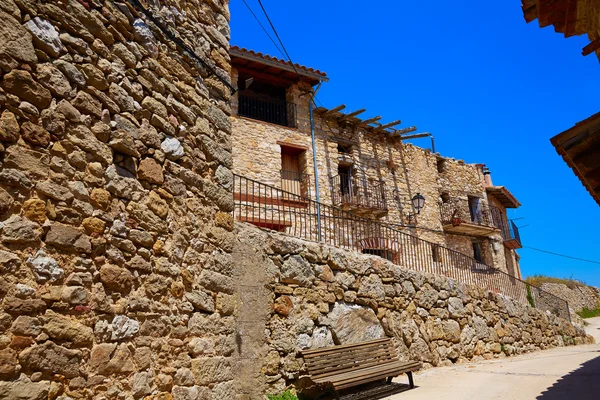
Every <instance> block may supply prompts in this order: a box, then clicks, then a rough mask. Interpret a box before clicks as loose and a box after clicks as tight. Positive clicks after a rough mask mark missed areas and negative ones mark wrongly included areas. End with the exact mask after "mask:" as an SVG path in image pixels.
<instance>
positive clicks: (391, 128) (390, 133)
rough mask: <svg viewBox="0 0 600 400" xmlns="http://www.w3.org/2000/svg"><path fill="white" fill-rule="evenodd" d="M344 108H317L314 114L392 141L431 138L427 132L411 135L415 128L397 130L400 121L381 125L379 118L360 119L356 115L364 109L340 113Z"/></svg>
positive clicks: (344, 106)
mask: <svg viewBox="0 0 600 400" xmlns="http://www.w3.org/2000/svg"><path fill="white" fill-rule="evenodd" d="M345 108H346V105H345V104H340V105H339V106H337V107H333V108H325V107H317V108H315V110H314V112H315V114H317V115H319V116H320V117H321V118H324V119H327V120H330V121H332V122H336V123H338V124H339V125H341V126H355V127H360V128H362V129H364V130H366V131H369V132H371V133H374V134H384V135H387V137H389V138H393V139H400V140H406V139H416V138H421V137H428V136H431V134H429V133H427V132H424V133H413V132H415V131H416V130H417V127H416V126H409V127H407V128H397V125H400V124H402V121H400V120H395V121H391V122H387V123H381V122H380V120H381V117H380V116H376V117H372V118H367V119H361V118H360V117H359V116H358V115H359V114H362V113H364V112H365V111H367V110H366V109H364V108H361V109H360V110H356V111H353V112H350V113H348V114H346V113H344V112H342V111H343V110H344V109H345Z"/></svg>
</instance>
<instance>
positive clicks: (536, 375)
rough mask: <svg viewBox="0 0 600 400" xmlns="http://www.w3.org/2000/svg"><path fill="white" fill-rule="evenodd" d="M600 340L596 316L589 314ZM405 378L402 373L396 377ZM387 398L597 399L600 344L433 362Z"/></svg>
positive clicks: (599, 322) (590, 329)
mask: <svg viewBox="0 0 600 400" xmlns="http://www.w3.org/2000/svg"><path fill="white" fill-rule="evenodd" d="M587 321H588V322H589V323H590V325H589V326H587V327H586V331H587V333H588V334H590V335H592V336H594V337H595V339H596V343H600V317H598V318H591V319H588V320H587ZM395 381H396V382H402V383H408V380H407V379H406V377H405V376H401V377H399V378H397V379H396V380H395ZM415 384H416V385H417V387H416V388H415V389H413V390H408V391H405V392H402V393H398V394H395V395H393V396H391V397H388V399H389V400H421V399H429V400H431V399H440V400H441V399H443V400H455V399H456V400H462V399H469V400H470V399H474V400H492V399H502V400H533V399H535V400H559V399H573V400H600V344H594V345H585V346H571V347H560V348H555V349H550V350H544V351H539V352H536V353H531V354H526V355H522V356H518V357H511V358H505V359H502V360H492V361H483V362H478V363H472V364H462V365H455V366H452V367H441V368H432V369H429V370H427V371H423V372H421V373H418V374H416V375H415Z"/></svg>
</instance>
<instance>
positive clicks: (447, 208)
mask: <svg viewBox="0 0 600 400" xmlns="http://www.w3.org/2000/svg"><path fill="white" fill-rule="evenodd" d="M440 211H441V220H442V225H443V227H444V231H446V232H448V233H460V234H466V235H473V236H488V235H490V234H492V233H496V232H500V231H501V230H502V226H503V223H502V221H503V220H504V218H503V216H502V213H501V212H500V210H499V209H497V208H496V207H491V206H487V205H484V204H482V203H479V204H473V203H470V202H469V201H467V200H460V199H453V200H450V201H449V202H448V203H443V204H442V205H441V208H440Z"/></svg>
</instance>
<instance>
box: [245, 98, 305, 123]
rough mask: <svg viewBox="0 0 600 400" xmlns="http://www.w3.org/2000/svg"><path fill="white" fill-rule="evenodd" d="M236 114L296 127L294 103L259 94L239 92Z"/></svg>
mask: <svg viewBox="0 0 600 400" xmlns="http://www.w3.org/2000/svg"><path fill="white" fill-rule="evenodd" d="M238 115H239V116H242V117H248V118H252V119H257V120H259V121H265V122H269V123H271V124H277V125H281V126H288V127H290V128H296V127H297V124H296V105H295V104H293V103H288V102H287V101H285V100H282V99H278V98H275V97H271V96H267V95H261V94H241V93H240V94H239V97H238Z"/></svg>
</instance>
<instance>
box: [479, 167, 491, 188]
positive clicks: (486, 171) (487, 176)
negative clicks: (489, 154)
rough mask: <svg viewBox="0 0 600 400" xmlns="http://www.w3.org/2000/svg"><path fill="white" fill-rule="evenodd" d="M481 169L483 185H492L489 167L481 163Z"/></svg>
mask: <svg viewBox="0 0 600 400" xmlns="http://www.w3.org/2000/svg"><path fill="white" fill-rule="evenodd" d="M481 171H482V172H483V185H484V186H485V187H491V186H494V185H493V184H492V175H491V172H490V169H489V168H488V167H486V166H485V165H483V166H482V167H481Z"/></svg>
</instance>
